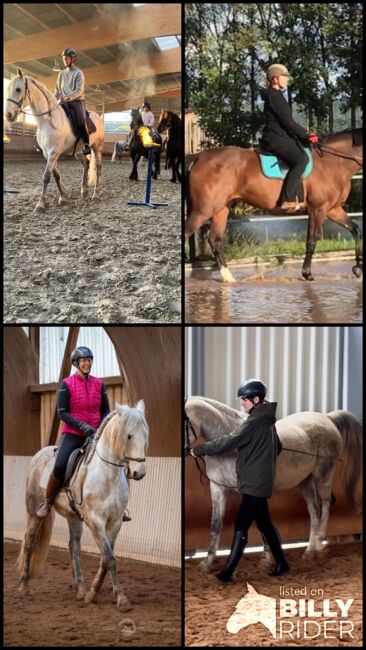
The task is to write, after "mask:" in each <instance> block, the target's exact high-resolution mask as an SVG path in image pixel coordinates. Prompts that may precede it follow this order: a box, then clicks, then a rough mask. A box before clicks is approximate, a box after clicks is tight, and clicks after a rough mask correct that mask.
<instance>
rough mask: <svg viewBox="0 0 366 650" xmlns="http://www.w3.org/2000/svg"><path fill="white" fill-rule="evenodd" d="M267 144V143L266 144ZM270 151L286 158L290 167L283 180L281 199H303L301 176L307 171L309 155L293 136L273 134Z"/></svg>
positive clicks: (282, 158) (269, 146) (283, 158)
mask: <svg viewBox="0 0 366 650" xmlns="http://www.w3.org/2000/svg"><path fill="white" fill-rule="evenodd" d="M266 146H267V145H266ZM268 148H270V151H271V152H272V153H274V154H276V155H277V156H278V157H279V158H281V160H284V161H285V162H286V163H287V164H288V165H289V167H290V169H289V170H288V172H287V176H286V178H285V180H284V182H283V187H282V190H281V195H280V200H281V201H296V196H297V197H298V199H299V200H300V201H302V200H303V198H304V197H303V191H302V182H301V177H302V175H303V173H304V171H305V168H306V165H307V162H308V157H307V155H306V153H305V151H303V149H302V148H301V147H300V146H299V145H298V144H297V143H296V142H295V140H291V138H283V137H280V136H275V135H273V136H271V142H270V145H268Z"/></svg>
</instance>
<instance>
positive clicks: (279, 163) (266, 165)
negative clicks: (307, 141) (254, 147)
mask: <svg viewBox="0 0 366 650" xmlns="http://www.w3.org/2000/svg"><path fill="white" fill-rule="evenodd" d="M304 151H305V153H306V155H307V157H308V163H307V165H306V167H305V171H304V173H303V175H302V178H307V177H308V176H310V174H311V172H312V170H313V156H312V153H311V151H310V149H308V148H306V147H304ZM257 154H258V156H259V160H260V165H261V168H262V172H263V174H264V175H265V176H266V177H267V178H279V179H284V178H286V175H287V172H288V170H289V166H288V164H287V163H286V162H285V161H284V160H281V159H280V158H278V156H276V155H275V154H273V153H270V152H268V151H262V150H261V151H259V152H257Z"/></svg>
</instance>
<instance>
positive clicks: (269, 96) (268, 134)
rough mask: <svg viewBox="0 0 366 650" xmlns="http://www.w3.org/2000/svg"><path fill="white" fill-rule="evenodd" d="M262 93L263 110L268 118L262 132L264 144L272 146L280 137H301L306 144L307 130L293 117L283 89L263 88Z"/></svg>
mask: <svg viewBox="0 0 366 650" xmlns="http://www.w3.org/2000/svg"><path fill="white" fill-rule="evenodd" d="M260 93H261V96H262V99H263V101H264V108H263V112H264V115H265V118H266V124H265V127H264V129H263V134H262V142H263V145H268V146H270V145H271V142H272V141H273V140H276V141H277V140H278V137H281V138H288V137H290V138H299V139H300V140H301V141H302V142H303V143H304V144H306V142H307V131H306V130H305V129H304V128H303V127H302V126H300V124H297V122H295V120H294V119H293V118H292V115H291V109H290V106H289V104H288V103H287V101H286V99H285V98H284V96H283V94H282V93H281V91H280V90H276V89H275V88H261V89H260Z"/></svg>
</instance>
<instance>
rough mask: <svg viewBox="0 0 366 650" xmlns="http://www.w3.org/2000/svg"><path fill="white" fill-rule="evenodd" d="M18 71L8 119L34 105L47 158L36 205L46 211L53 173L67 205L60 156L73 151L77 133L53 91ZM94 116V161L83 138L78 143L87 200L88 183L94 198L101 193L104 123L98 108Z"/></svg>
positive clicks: (11, 85) (9, 98)
mask: <svg viewBox="0 0 366 650" xmlns="http://www.w3.org/2000/svg"><path fill="white" fill-rule="evenodd" d="M17 72H18V74H17V76H15V77H14V78H12V79H11V81H10V83H9V86H8V89H7V93H6V108H5V118H6V120H7V121H8V122H14V121H15V120H16V118H17V116H18V115H19V113H20V112H21V113H24V111H23V110H22V107H23V108H26V107H27V106H30V108H31V109H32V114H33V116H34V118H35V120H36V122H37V125H38V128H37V142H38V145H39V147H40V149H42V152H43V155H44V157H45V158H46V160H47V165H46V169H45V171H44V174H43V190H42V194H41V196H40V199H39V201H38V203H37V205H36V207H35V212H45V211H46V207H47V205H48V203H47V201H46V192H47V188H48V184H49V182H50V180H51V175H52V174H53V177H54V179H55V181H56V183H57V187H58V190H59V193H60V198H59V200H58V204H59V205H65V204H67V203H68V198H69V197H68V195H67V193H66V190H65V188H64V186H63V184H62V181H61V174H60V170H59V167H58V159H59V157H60V156H61V155H62V154H72V153H73V150H74V146H75V143H76V136H75V135H74V133H73V130H72V127H71V124H70V121H69V119H68V118H67V116H66V114H65V111H64V109H63V108H62V106H60V103H59V101H58V100H57V99H56V97H55V96H54V95H53V93H51V91H49V90H48V88H46V86H44V85H43V84H42V83H40V82H39V81H36V80H35V79H33V77H30V76H29V75H23V73H22V71H21V70H20V68H18V70H17ZM90 117H91V119H92V121H93V122H94V125H95V127H96V131H95V132H94V133H91V134H90V136H89V142H90V147H91V150H92V154H91V157H90V158H91V160H90V159H89V156H84V155H83V154H82V142H81V141H80V142H79V143H78V145H77V147H76V149H75V153H81V154H82V156H81V162H82V165H83V167H84V176H83V182H82V187H81V196H82V198H83V199H86V198H87V197H88V185H89V186H91V185H94V193H93V196H92V199H93V200H97V199H99V195H100V182H101V173H102V149H103V142H104V123H103V120H102V118H101V117H100V116H99V115H98V114H97V113H95V112H94V111H90Z"/></svg>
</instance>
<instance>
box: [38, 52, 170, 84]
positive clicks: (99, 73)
mask: <svg viewBox="0 0 366 650" xmlns="http://www.w3.org/2000/svg"><path fill="white" fill-rule="evenodd" d="M180 69H181V49H180V48H179V47H176V48H174V49H172V50H167V51H166V52H156V53H154V54H150V55H143V56H135V57H128V58H126V59H122V60H121V61H120V62H118V63H117V62H116V63H104V64H102V65H98V66H96V67H92V68H84V70H83V72H84V75H85V82H86V83H87V84H88V86H94V85H96V84H102V83H108V82H111V81H123V80H128V79H136V78H138V79H141V78H143V77H151V76H154V75H155V76H157V75H159V74H171V73H176V72H180ZM57 76H58V75H57V73H55V74H52V75H48V76H47V77H38V81H40V82H41V83H43V84H44V85H45V86H47V87H48V88H54V87H55V83H56V80H57Z"/></svg>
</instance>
